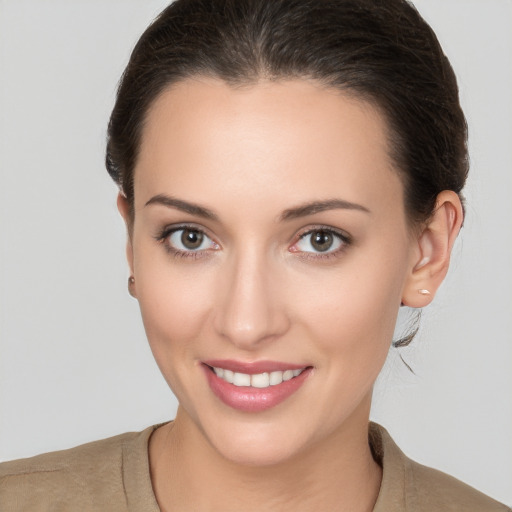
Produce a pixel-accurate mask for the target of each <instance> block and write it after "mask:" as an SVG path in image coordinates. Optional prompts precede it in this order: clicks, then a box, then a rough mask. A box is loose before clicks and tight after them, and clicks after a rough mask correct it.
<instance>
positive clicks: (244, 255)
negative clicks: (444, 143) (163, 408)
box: [128, 79, 417, 464]
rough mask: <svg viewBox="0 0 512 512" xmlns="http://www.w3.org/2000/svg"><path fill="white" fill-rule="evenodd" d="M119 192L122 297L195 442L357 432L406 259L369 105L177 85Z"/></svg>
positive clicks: (267, 85)
mask: <svg viewBox="0 0 512 512" xmlns="http://www.w3.org/2000/svg"><path fill="white" fill-rule="evenodd" d="M134 188H135V221H134V225H133V232H132V238H131V240H132V242H131V246H129V251H128V254H129V260H130V261H131V266H132V271H133V274H134V277H135V289H136V296H137V298H138V300H139V302H140V307H141V310H142V317H143V321H144V325H145V328H146V331H147V335H148V339H149V343H150V345H151V349H152V351H153V353H154V356H155V358H156V361H157V363H158V365H159V367H160V369H161V371H162V373H163V375H164V377H165V379H166V380H167V382H168V383H169V385H170V387H171V388H172V390H173V391H174V393H175V394H176V396H177V398H178V400H179V403H180V414H181V415H182V417H183V418H186V419H187V420H188V421H189V422H190V425H192V426H193V428H195V429H196V430H197V432H198V433H200V436H202V437H203V438H204V439H206V440H207V441H208V442H209V444H210V445H211V446H213V447H214V448H215V449H216V450H217V451H218V452H220V453H221V454H222V455H224V456H225V457H227V458H228V459H231V460H233V461H237V462H243V463H251V464H267V463H275V462H278V461H282V460H287V459H289V458H290V457H293V456H294V455H296V454H299V453H301V452H303V451H304V450H307V449H308V448H311V447H313V446H315V444H317V443H322V442H323V441H325V440H327V439H328V438H329V437H330V436H332V435H334V434H336V433H337V432H340V431H342V430H343V429H349V428H358V429H361V428H362V429H364V428H365V425H366V422H367V420H368V414H369V407H370V399H371V392H372V386H373V383H374V381H375V379H376V377H377V374H378V373H379V371H380V369H381V367H382V365H383V363H384V360H385V358H386V355H387V352H388V348H389V345H390V342H391V338H392V335H393V330H394V325H395V320H396V315H397V312H398V308H399V305H400V301H401V295H402V290H403V288H404V286H405V283H406V281H407V278H408V275H409V273H410V269H411V268H412V266H413V264H414V262H415V259H416V257H417V250H416V243H415V241H414V239H413V237H411V233H410V230H409V229H408V225H407V222H406V217H405V213H404V207H403V204H404V201H403V186H402V183H401V181H400V178H399V176H398V174H397V172H396V170H395V169H393V165H392V162H391V160H390V157H389V155H388V145H387V134H386V125H385V122H384V120H383V118H382V117H381V115H380V114H379V112H378V111H377V110H376V109H375V108H373V107H372V106H370V105H369V104H368V103H364V102H362V101H360V100H356V99H354V98H350V97H349V96H346V95H343V94H341V93H340V92H338V91H334V90H331V89H326V88H322V87H320V86H319V85H317V84H315V83H314V82H309V81H306V80H293V81H286V82H284V81H283V82H267V81H262V82H260V83H258V84H256V85H253V86H246V87H240V88H233V87H230V86H228V85H227V84H225V83H223V82H221V81H217V80H214V79H197V80H192V79H189V80H186V81H183V82H180V83H178V84H177V85H174V86H173V87H172V88H170V89H168V90H167V91H165V92H164V93H163V94H162V95H161V96H160V97H159V98H158V99H157V100H156V102H155V103H154V104H153V106H152V108H151V110H150V111H149V113H148V117H147V122H146V125H145V127H144V131H143V137H142V143H141V151H140V155H139V159H138V161H137V165H136V169H135V182H134ZM213 368H216V369H217V370H216V371H217V373H218V374H219V376H217V375H216V373H214V372H215V370H214V369H213ZM293 370H296V371H295V372H293ZM301 370H302V372H301ZM299 372H301V373H300V375H297V374H298V373H299ZM254 375H256V376H254ZM292 376H293V377H292ZM290 377H292V378H291V379H289V378H290ZM283 379H284V380H283ZM286 379H289V380H286ZM233 380H234V382H233ZM229 381H231V382H229Z"/></svg>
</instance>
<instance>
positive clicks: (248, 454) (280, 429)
mask: <svg viewBox="0 0 512 512" xmlns="http://www.w3.org/2000/svg"><path fill="white" fill-rule="evenodd" d="M301 430H302V429H300V428H299V427H298V426H295V428H292V429H291V430H290V428H289V426H285V425H278V424H275V423H274V424H273V423H272V422H254V421H249V422H238V421H237V422H230V424H229V425H226V424H222V423H220V422H219V423H217V424H216V425H215V428H214V429H208V428H207V429H205V430H203V432H204V434H205V435H206V438H207V439H208V442H209V444H210V445H211V446H212V447H213V449H214V450H215V451H216V452H217V453H219V454H220V455H221V456H222V457H223V458H225V459H226V460H228V461H230V462H232V463H234V464H239V465H244V466H272V465H277V464H281V463H285V462H286V461H288V460H290V459H292V458H293V457H294V456H296V455H298V454H299V453H300V452H302V451H303V450H304V447H305V444H307V439H306V438H303V437H302V436H301V435H300V433H301ZM302 432H303V430H302Z"/></svg>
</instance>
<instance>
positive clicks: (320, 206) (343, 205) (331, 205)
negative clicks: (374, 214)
mask: <svg viewBox="0 0 512 512" xmlns="http://www.w3.org/2000/svg"><path fill="white" fill-rule="evenodd" d="M337 209H343V210H358V211H361V212H365V213H371V212H370V210H368V208H366V207H365V206H362V205H360V204H357V203H351V202H349V201H345V200H344V199H327V200H325V201H313V202H311V203H305V204H302V205H300V206H297V207H295V208H289V209H287V210H284V212H283V213H282V214H281V215H280V217H279V220H280V221H286V220H293V219H298V218H300V217H306V216H307V215H314V214H315V213H320V212H325V211H326V210H337Z"/></svg>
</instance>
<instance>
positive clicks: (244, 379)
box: [233, 372, 251, 386]
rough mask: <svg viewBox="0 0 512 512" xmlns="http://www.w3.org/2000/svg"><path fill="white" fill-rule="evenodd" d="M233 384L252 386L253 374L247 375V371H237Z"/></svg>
mask: <svg viewBox="0 0 512 512" xmlns="http://www.w3.org/2000/svg"><path fill="white" fill-rule="evenodd" d="M233 384H234V385H235V386H250V385H251V376H250V375H247V373H238V372H235V373H234V374H233Z"/></svg>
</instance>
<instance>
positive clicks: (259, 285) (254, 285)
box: [216, 246, 287, 350]
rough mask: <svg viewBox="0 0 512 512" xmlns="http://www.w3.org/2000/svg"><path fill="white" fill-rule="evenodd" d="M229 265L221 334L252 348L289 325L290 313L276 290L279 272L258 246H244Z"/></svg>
mask: <svg viewBox="0 0 512 512" xmlns="http://www.w3.org/2000/svg"><path fill="white" fill-rule="evenodd" d="M225 265H226V268H225V269H224V272H222V276H223V279H222V283H221V286H222V289H223V293H222V299H221V300H220V301H219V303H218V307H217V314H216V328H217V331H218V332H219V334H221V335H222V336H224V337H227V338H228V339H229V340H230V341H231V342H232V343H233V344H235V345H237V346H238V347H240V348H244V349H249V350H250V349H255V348H258V347H259V346H260V344H261V343H262V342H263V341H264V340H269V339H271V338H272V337H275V336H276V335H279V334H282V333H283V332H284V330H285V329H286V326H287V320H286V314H285V310H284V307H283V306H284V305H283V304H280V301H279V294H276V293H275V292H276V291H277V290H276V286H278V282H277V281H276V278H277V276H276V275H275V274H277V272H276V268H275V265H273V264H272V262H271V261H269V257H268V256H267V255H266V254H265V253H264V252H263V251H262V250H261V249H260V250H258V249H257V248H256V247H254V246H252V247H244V248H243V249H241V250H239V251H236V253H235V252H234V253H233V254H232V255H231V257H230V258H228V259H227V260H226V262H225Z"/></svg>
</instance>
